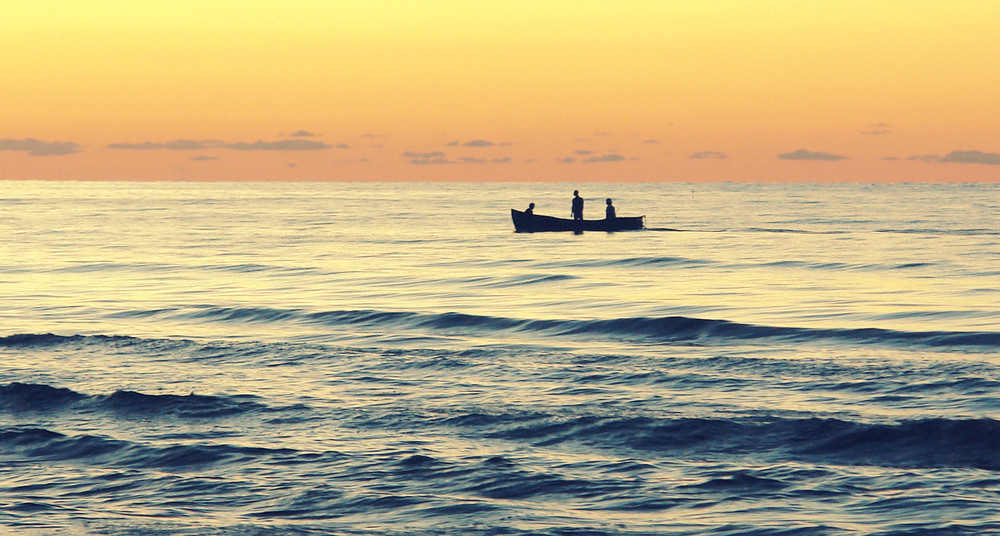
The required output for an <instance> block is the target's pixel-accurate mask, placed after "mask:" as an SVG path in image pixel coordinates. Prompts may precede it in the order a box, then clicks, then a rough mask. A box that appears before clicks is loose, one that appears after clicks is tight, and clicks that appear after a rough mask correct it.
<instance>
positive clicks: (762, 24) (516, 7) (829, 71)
mask: <svg viewBox="0 0 1000 536" xmlns="http://www.w3.org/2000/svg"><path fill="white" fill-rule="evenodd" d="M998 21H1000V2H998V1H997V0H955V1H952V2H941V1H939V0H938V1H933V2H932V1H925V0H908V1H895V0H879V1H872V0H865V1H855V0H837V1H832V0H831V1H820V0H816V1H812V0H761V1H751V0H690V1H688V0H658V1H630V2H612V1H601V2H597V1H587V0H573V1H545V0H503V1H496V2H492V1H484V2H477V1H434V0H422V1H420V2H414V1H399V0H366V1H364V2H357V1H334V0H323V1H321V0H294V1H287V0H282V1H270V0H268V1H264V0H259V1H254V0H241V1H224V0H195V1H191V0H171V1H154V2H135V1H134V0H130V1H127V2H126V1H111V0H98V1H87V0H32V1H31V2H7V3H5V5H4V7H3V8H2V12H0V50H5V51H7V52H5V53H4V54H2V55H0V77H2V78H0V79H2V80H3V83H2V84H0V106H2V108H0V109H2V110H3V114H2V122H0V178H6V179H136V180H152V179H179V180H211V179H220V180H239V179H248V180H579V181H594V180H603V181H627V180H645V181H660V180H668V181H701V180H850V181H881V180H958V181H964V180H981V181H1000V76H997V66H998V65H1000V32H998V31H997V28H998Z"/></svg>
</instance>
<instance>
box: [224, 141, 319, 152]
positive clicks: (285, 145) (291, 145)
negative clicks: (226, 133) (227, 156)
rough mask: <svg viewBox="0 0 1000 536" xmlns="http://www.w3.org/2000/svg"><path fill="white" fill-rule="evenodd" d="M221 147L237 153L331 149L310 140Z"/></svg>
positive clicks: (232, 144)
mask: <svg viewBox="0 0 1000 536" xmlns="http://www.w3.org/2000/svg"><path fill="white" fill-rule="evenodd" d="M223 147H225V148H227V149H235V150H237V151H315V150H325V149H331V147H330V146H329V145H327V144H325V143H323V142H319V141H311V140H282V141H260V140H258V141H256V142H254V143H227V144H226V145H224V146H223Z"/></svg>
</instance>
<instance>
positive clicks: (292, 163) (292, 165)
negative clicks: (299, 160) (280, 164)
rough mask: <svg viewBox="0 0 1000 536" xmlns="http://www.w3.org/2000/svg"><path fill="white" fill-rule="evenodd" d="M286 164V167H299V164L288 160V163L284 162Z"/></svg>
mask: <svg viewBox="0 0 1000 536" xmlns="http://www.w3.org/2000/svg"><path fill="white" fill-rule="evenodd" d="M286 165H287V166H288V167H290V168H296V167H299V165H298V164H296V163H295V162H289V163H288V164H286Z"/></svg>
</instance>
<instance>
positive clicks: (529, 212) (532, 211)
mask: <svg viewBox="0 0 1000 536" xmlns="http://www.w3.org/2000/svg"><path fill="white" fill-rule="evenodd" d="M524 213H525V214H527V215H528V216H534V215H535V204H534V203H528V209H527V210H525V211H524Z"/></svg>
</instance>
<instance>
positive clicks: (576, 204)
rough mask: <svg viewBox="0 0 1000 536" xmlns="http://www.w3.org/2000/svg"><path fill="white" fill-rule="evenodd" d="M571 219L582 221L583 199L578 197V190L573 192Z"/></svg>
mask: <svg viewBox="0 0 1000 536" xmlns="http://www.w3.org/2000/svg"><path fill="white" fill-rule="evenodd" d="M573 219H574V220H582V219H583V198H582V197H580V190H573Z"/></svg>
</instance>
